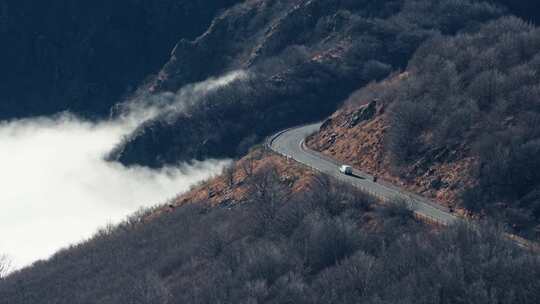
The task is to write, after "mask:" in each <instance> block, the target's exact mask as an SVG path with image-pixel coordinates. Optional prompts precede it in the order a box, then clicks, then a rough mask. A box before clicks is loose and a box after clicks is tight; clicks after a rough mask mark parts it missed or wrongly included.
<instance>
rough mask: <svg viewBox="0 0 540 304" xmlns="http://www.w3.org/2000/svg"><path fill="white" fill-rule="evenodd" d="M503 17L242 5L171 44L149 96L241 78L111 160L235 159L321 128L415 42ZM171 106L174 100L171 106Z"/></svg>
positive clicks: (464, 10)
mask: <svg viewBox="0 0 540 304" xmlns="http://www.w3.org/2000/svg"><path fill="white" fill-rule="evenodd" d="M503 14H504V10H502V9H500V8H497V7H495V6H493V5H490V4H487V3H484V2H478V1H469V0H463V1H427V0H392V1H382V2H381V1H361V2H357V1H335V0H311V1H300V0H296V1H268V0H257V1H247V2H244V3H242V4H240V5H237V6H235V7H233V8H231V9H228V10H226V11H225V12H224V13H223V14H221V15H220V16H218V17H217V18H216V19H215V20H214V21H213V23H212V25H211V26H210V28H209V29H208V31H207V32H206V33H205V34H203V35H202V36H200V37H198V38H197V39H195V40H192V41H189V40H182V41H180V42H179V43H178V44H177V45H176V47H175V49H174V51H173V53H172V57H171V59H170V60H169V62H168V63H167V64H166V65H165V67H164V68H163V69H162V70H161V72H160V73H159V75H158V77H157V78H156V79H155V81H154V82H152V83H150V84H149V85H148V86H147V89H148V90H147V91H146V92H147V94H148V92H149V91H150V92H152V93H151V94H150V96H148V95H145V94H142V95H141V96H139V99H148V98H151V97H152V96H156V94H157V96H158V97H159V96H160V95H159V94H160V92H164V91H172V92H176V91H177V90H179V89H180V88H182V87H183V86H184V85H186V84H188V83H192V82H197V81H203V80H205V79H207V78H209V77H215V76H216V75H223V74H226V73H228V72H232V71H238V70H241V71H244V72H246V73H247V74H248V75H249V76H248V77H247V78H244V79H240V80H238V81H235V82H232V83H230V84H229V85H228V86H226V87H224V88H222V89H221V90H218V91H215V92H214V93H211V94H207V95H205V96H203V97H199V96H197V100H196V102H193V101H191V100H190V98H192V97H190V98H187V100H184V99H183V98H184V97H182V96H180V97H178V98H173V99H174V100H175V102H180V103H185V104H186V106H183V107H180V108H181V110H179V111H169V112H167V113H164V114H162V115H160V116H159V117H157V118H155V119H153V120H151V121H149V122H147V123H145V124H144V125H142V126H141V127H140V128H139V129H138V130H137V131H136V132H134V133H133V134H132V136H130V137H129V138H127V139H126V141H125V142H124V143H122V144H121V145H120V146H119V147H118V148H117V149H116V152H115V153H114V155H113V158H114V159H118V160H119V161H121V162H122V163H124V164H127V165H132V164H143V165H147V166H152V167H160V166H163V165H164V164H170V163H176V162H178V161H180V160H189V159H192V158H198V159H203V158H206V157H223V156H235V155H241V154H242V152H245V150H246V149H245V147H249V146H250V145H251V144H253V143H255V142H257V141H260V140H261V138H263V137H264V136H267V135H268V134H270V133H271V132H273V131H276V130H278V129H281V128H284V127H288V126H292V125H296V124H300V123H303V122H307V121H313V120H317V119H321V118H323V117H325V116H326V115H329V114H330V113H331V112H332V111H334V110H335V109H336V107H337V105H338V104H339V103H340V102H341V101H342V100H343V99H345V98H346V97H347V96H348V95H349V94H350V93H351V92H353V91H354V90H355V89H356V88H358V87H359V86H362V85H364V84H367V83H368V82H370V81H374V80H378V79H382V78H384V77H385V76H387V75H388V74H389V73H390V72H391V71H393V70H395V69H400V68H403V67H405V66H406V64H407V61H408V59H409V58H410V56H411V55H412V54H413V53H414V51H415V50H416V49H417V47H418V46H419V45H420V44H421V43H422V42H424V41H425V40H427V39H429V38H431V37H434V36H436V35H439V34H446V35H453V34H455V33H457V32H460V31H470V30H474V29H475V28H477V27H478V26H479V25H480V24H481V23H483V22H487V21H489V20H493V19H496V18H498V17H500V16H501V15H503ZM178 99H180V100H178Z"/></svg>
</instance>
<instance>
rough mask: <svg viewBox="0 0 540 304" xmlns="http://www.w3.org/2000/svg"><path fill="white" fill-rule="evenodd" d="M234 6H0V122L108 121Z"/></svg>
mask: <svg viewBox="0 0 540 304" xmlns="http://www.w3.org/2000/svg"><path fill="white" fill-rule="evenodd" d="M235 2H238V1H235V0H221V1H188V0H185V1H173V0H160V1H137V0H118V1H106V0H97V1H67V0H53V1H31V0H2V1H0V41H2V47H1V48H0V67H1V70H0V91H1V92H2V96H0V119H6V118H14V117H23V116H32V115H47V114H51V113H56V112H58V111H64V110H70V111H73V112H76V113H79V114H83V115H86V116H102V115H107V114H108V113H109V111H110V107H111V106H112V105H113V104H114V103H116V102H118V101H119V99H120V98H121V97H122V96H125V94H129V93H130V92H131V91H132V90H134V89H135V88H137V87H138V86H139V85H140V83H141V82H142V81H143V80H144V79H145V78H146V77H147V76H148V75H150V74H152V73H156V72H157V71H159V69H160V67H161V66H162V65H163V64H164V63H165V62H166V61H167V58H168V56H169V54H170V50H171V49H172V47H173V46H174V44H175V43H176V42H177V41H178V39H179V38H182V37H185V38H190V39H191V38H194V37H196V36H198V35H200V34H201V33H202V32H204V30H205V29H206V28H207V27H208V24H209V23H210V21H211V20H212V18H213V17H214V15H215V14H216V12H217V11H218V10H219V9H221V8H224V7H228V6H230V5H232V4H233V3H235Z"/></svg>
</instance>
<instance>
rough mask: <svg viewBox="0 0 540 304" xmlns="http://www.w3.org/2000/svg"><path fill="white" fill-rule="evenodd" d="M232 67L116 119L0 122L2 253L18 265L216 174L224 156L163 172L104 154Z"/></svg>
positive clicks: (222, 81) (212, 85)
mask: <svg viewBox="0 0 540 304" xmlns="http://www.w3.org/2000/svg"><path fill="white" fill-rule="evenodd" d="M245 77H247V76H246V73H244V72H241V71H240V72H233V73H230V74H227V75H225V76H223V77H221V78H212V79H209V80H207V81H204V82H201V83H199V84H193V85H189V86H186V87H185V88H184V89H182V90H180V91H179V92H177V93H176V94H173V96H174V98H172V100H169V102H167V103H166V105H165V106H158V107H155V104H154V105H153V106H151V107H148V105H144V104H138V103H133V104H132V105H130V107H129V108H128V110H129V112H128V113H127V114H126V115H124V116H123V117H122V118H121V119H117V120H115V121H104V122H101V123H91V122H87V121H81V120H80V119H77V118H75V117H72V116H69V115H64V116H61V117H56V118H54V119H53V118H36V119H26V120H18V121H12V122H0V254H7V255H8V256H9V257H10V258H11V259H12V262H13V264H14V266H15V267H16V268H19V267H22V266H25V265H28V264H30V263H32V262H34V261H36V260H38V259H44V258H47V257H49V256H50V255H51V254H53V253H54V252H56V251H57V250H58V249H60V248H62V247H65V246H68V245H69V244H72V243H76V242H79V241H81V240H83V239H85V238H88V237H90V236H91V235H92V234H93V233H94V232H95V231H96V230H97V228H99V227H101V226H104V225H106V224H109V223H115V222H118V221H120V220H121V219H123V218H125V217H126V216H127V215H128V214H130V213H132V212H134V211H136V210H137V209H139V208H140V207H144V206H152V205H155V204H157V203H160V202H164V201H165V200H167V199H169V198H171V197H174V196H175V195H176V194H178V193H179V192H182V191H185V190H187V189H188V188H189V187H190V186H191V185H193V184H194V183H197V182H199V181H201V180H204V179H207V178H208V177H210V176H212V175H214V174H216V173H219V172H220V171H221V170H222V168H223V167H224V166H225V165H226V164H227V163H228V161H217V160H208V161H204V162H195V163H193V164H190V165H188V164H184V165H180V166H178V167H166V168H163V169H161V170H151V169H148V168H126V167H124V166H122V165H120V164H118V163H110V162H106V161H104V160H103V156H104V155H105V154H106V153H108V152H109V151H110V150H111V149H112V148H113V147H114V145H115V144H117V143H118V142H119V141H120V140H121V138H122V136H125V135H127V134H129V133H130V132H131V131H133V130H134V129H135V127H136V126H137V125H138V124H140V123H141V122H142V121H144V120H146V119H151V118H152V117H155V116H156V115H157V114H159V113H162V112H163V111H171V110H176V111H179V110H180V111H181V109H182V106H181V104H183V103H184V102H189V101H194V100H196V99H197V98H198V97H200V96H201V94H205V93H206V92H208V91H211V90H215V89H217V88H219V87H220V86H223V85H227V84H229V83H231V82H233V81H235V80H238V79H243V78H245Z"/></svg>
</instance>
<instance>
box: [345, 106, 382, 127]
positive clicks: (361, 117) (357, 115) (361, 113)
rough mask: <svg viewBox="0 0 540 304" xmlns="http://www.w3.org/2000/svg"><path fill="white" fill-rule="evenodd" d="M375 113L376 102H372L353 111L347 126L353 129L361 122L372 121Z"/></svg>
mask: <svg viewBox="0 0 540 304" xmlns="http://www.w3.org/2000/svg"><path fill="white" fill-rule="evenodd" d="M375 113H377V100H372V101H371V102H370V103H369V104H368V105H367V106H365V107H362V108H360V109H359V110H357V111H355V112H354V114H353V115H352V117H351V119H350V120H349V121H348V124H347V126H348V127H349V128H353V127H355V126H356V125H358V124H359V123H361V122H364V121H367V120H370V119H372V118H373V117H374V116H375Z"/></svg>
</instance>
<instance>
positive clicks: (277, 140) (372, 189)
mask: <svg viewBox="0 0 540 304" xmlns="http://www.w3.org/2000/svg"><path fill="white" fill-rule="evenodd" d="M320 126H321V123H316V124H311V125H306V126H301V127H296V128H292V129H288V130H284V131H281V132H279V133H277V134H275V135H273V136H271V137H270V138H269V139H268V141H267V145H268V147H269V148H270V149H272V150H274V151H275V152H277V153H279V154H281V155H283V156H285V157H288V158H292V159H294V160H296V161H298V162H300V163H302V164H304V165H306V166H309V167H311V168H313V169H315V170H317V171H320V172H322V173H324V174H328V175H330V176H333V177H335V178H337V179H339V180H341V181H344V182H346V183H349V184H351V185H353V186H355V187H358V188H360V189H361V190H363V191H365V192H368V193H370V194H372V195H374V196H376V197H378V198H380V199H382V200H384V201H386V200H392V199H395V198H402V199H405V200H406V201H407V202H408V204H409V205H410V207H411V208H412V210H413V211H414V212H415V214H416V215H417V216H419V217H423V218H424V219H427V220H430V221H434V222H436V223H439V224H442V225H448V224H451V223H452V222H454V221H456V220H457V217H456V216H455V215H454V214H452V213H450V212H449V211H448V209H446V208H444V207H442V206H440V205H438V204H436V203H435V202H432V201H430V200H428V199H426V198H424V197H421V196H418V195H415V194H413V193H410V192H406V191H403V190H401V189H399V188H398V187H395V186H393V185H391V184H388V183H384V182H377V183H375V182H373V177H372V176H370V175H369V174H367V173H365V172H362V171H359V170H354V172H353V173H354V174H353V175H352V176H349V175H344V174H342V173H340V172H339V170H338V168H339V166H341V165H343V163H340V162H338V161H336V160H334V159H331V158H329V157H327V156H325V155H322V154H321V153H318V152H316V151H313V150H310V149H308V148H307V147H305V145H304V139H305V138H306V137H307V136H309V135H310V134H313V133H315V132H316V131H318V130H319V128H320Z"/></svg>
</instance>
